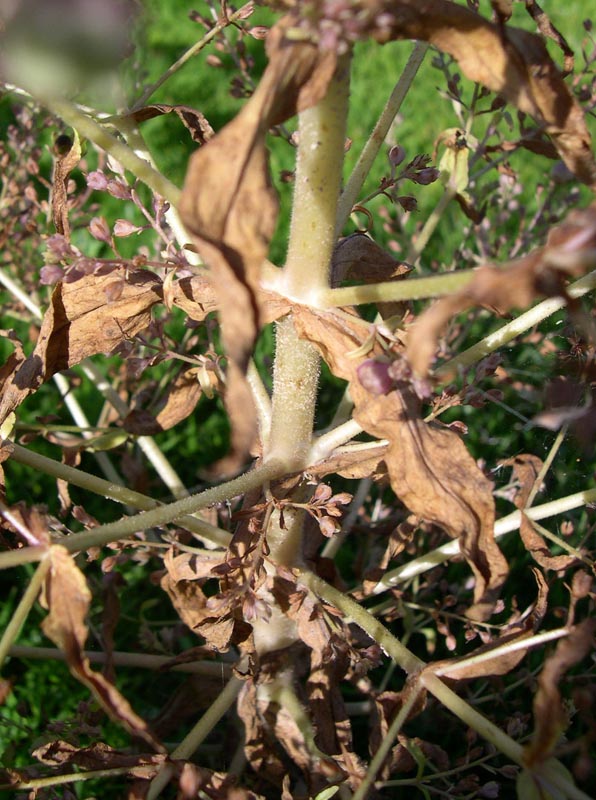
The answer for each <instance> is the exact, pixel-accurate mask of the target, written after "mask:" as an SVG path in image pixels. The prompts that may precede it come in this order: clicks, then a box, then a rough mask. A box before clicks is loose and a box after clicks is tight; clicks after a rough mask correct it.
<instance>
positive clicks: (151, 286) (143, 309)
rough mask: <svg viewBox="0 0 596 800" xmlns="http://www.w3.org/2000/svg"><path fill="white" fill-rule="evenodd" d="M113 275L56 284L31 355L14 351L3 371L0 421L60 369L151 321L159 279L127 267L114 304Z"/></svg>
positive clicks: (111, 345)
mask: <svg viewBox="0 0 596 800" xmlns="http://www.w3.org/2000/svg"><path fill="white" fill-rule="evenodd" d="M115 272H116V273H117V274H118V275H120V276H121V277H124V276H125V274H126V273H125V271H124V270H116V271H115ZM113 279H114V272H112V273H110V274H109V275H88V276H86V277H84V278H81V280H79V281H76V282H75V283H58V284H57V285H56V288H55V289H54V291H53V293H52V299H51V304H50V307H49V308H48V310H47V311H46V313H45V314H44V318H43V321H42V324H41V330H40V332H39V338H38V340H37V344H36V345H35V349H34V350H33V353H32V354H31V355H30V356H29V357H28V358H26V359H24V360H22V361H19V357H18V355H16V354H12V355H11V357H10V358H9V361H8V362H7V364H5V365H4V367H3V369H2V371H1V373H0V423H1V422H3V421H4V420H5V419H6V417H7V416H8V414H10V412H11V411H13V410H14V409H15V408H16V407H17V406H18V405H19V404H20V403H21V402H22V401H23V400H24V399H25V398H26V397H28V396H29V395H30V394H32V393H33V392H35V391H36V389H37V388H38V387H39V386H40V385H41V384H42V383H45V382H46V381H47V380H49V379H50V378H51V377H52V375H54V374H55V373H56V372H60V371H61V370H65V369H68V368H69V367H72V366H73V365H74V364H78V363H79V362H80V361H82V360H83V359H84V358H87V356H91V355H95V354H96V353H111V352H112V351H113V350H114V349H115V348H116V347H117V346H118V345H119V344H121V343H122V342H123V341H125V340H126V339H128V338H130V337H132V336H135V335H136V334H137V333H139V332H140V331H142V330H143V329H144V328H146V327H147V326H148V325H149V323H150V321H151V308H152V306H154V305H155V304H156V303H158V302H160V300H161V281H160V280H159V278H157V277H156V276H155V275H153V274H152V273H150V272H147V271H143V270H131V271H128V275H127V276H126V280H125V281H124V285H123V290H122V294H121V295H120V297H119V298H118V299H117V300H113V301H111V302H110V301H108V300H107V298H106V295H105V288H106V286H107V285H108V284H109V283H111V282H112V281H113ZM7 367H9V368H7Z"/></svg>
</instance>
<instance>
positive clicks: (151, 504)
mask: <svg viewBox="0 0 596 800" xmlns="http://www.w3.org/2000/svg"><path fill="white" fill-rule="evenodd" d="M11 447H12V453H11V459H12V460H13V461H16V462H18V463H19V464H25V465H26V466H28V467H31V468H32V469H34V470H36V471H38V472H41V473H44V474H46V475H51V476H52V477H54V478H58V479H61V480H64V481H66V482H67V483H71V484H73V485H74V486H79V487H80V488H81V489H85V490H86V491H89V492H93V493H94V494H98V495H100V496H101V497H107V498H109V499H110V500H114V501H116V502H117V503H122V504H123V505H127V506H130V507H131V508H137V509H139V510H140V511H150V510H151V509H152V508H159V507H160V505H161V504H160V503H159V502H158V501H157V500H154V499H153V498H152V497H147V495H144V494H141V493H140V492H135V491H134V490H133V489H129V488H128V487H126V486H121V485H120V484H114V483H112V482H110V481H105V480H103V479H102V478H98V477H97V476H96V475H91V474H90V473H88V472H84V471H83V470H81V469H75V468H74V467H69V466H68V465H67V464H62V463H60V462H59V461H54V460H53V459H51V458H47V457H46V456H43V455H40V454H39V453H35V452H34V451H33V450H28V449H26V448H25V447H21V446H20V445H18V444H11ZM177 522H178V524H180V525H181V526H183V527H184V528H186V529H187V530H189V531H192V532H193V533H196V534H197V536H200V537H201V538H202V539H204V540H206V541H207V542H209V543H211V544H213V545H219V546H220V547H227V546H228V544H229V543H230V534H229V533H228V532H227V531H224V530H221V529H220V528H217V527H215V525H210V524H209V523H207V522H205V521H203V520H201V519H198V518H197V517H189V516H184V517H180V518H179V519H178V520H177ZM17 552H19V551H17Z"/></svg>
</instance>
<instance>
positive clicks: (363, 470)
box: [308, 444, 387, 480]
mask: <svg viewBox="0 0 596 800" xmlns="http://www.w3.org/2000/svg"><path fill="white" fill-rule="evenodd" d="M386 452H387V445H386V444H381V445H375V446H373V447H367V448H366V449H358V448H354V449H347V448H346V449H345V450H342V449H341V448H340V449H338V450H337V451H335V452H334V453H333V455H331V456H329V457H328V458H326V459H325V460H324V461H321V462H319V463H317V464H315V465H313V466H309V468H308V474H309V475H312V476H313V477H317V478H324V477H325V475H334V474H336V473H337V474H338V475H341V476H342V478H349V479H351V480H359V479H360V478H368V477H371V478H372V479H373V480H383V479H384V478H386V477H387V469H386V467H385V465H384V463H383V460H384V458H385V453H386Z"/></svg>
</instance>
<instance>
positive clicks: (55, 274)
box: [39, 264, 64, 286]
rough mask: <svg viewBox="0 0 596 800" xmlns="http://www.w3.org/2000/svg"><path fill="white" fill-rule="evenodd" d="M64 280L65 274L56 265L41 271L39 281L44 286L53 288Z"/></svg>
mask: <svg viewBox="0 0 596 800" xmlns="http://www.w3.org/2000/svg"><path fill="white" fill-rule="evenodd" d="M63 278H64V272H63V271H62V270H61V269H60V267H57V266H56V265H55V264H51V265H50V266H47V267H42V268H41V269H40V270H39V280H40V282H41V283H42V284H43V285H44V286H53V285H54V284H55V283H58V281H61V280H62V279H63Z"/></svg>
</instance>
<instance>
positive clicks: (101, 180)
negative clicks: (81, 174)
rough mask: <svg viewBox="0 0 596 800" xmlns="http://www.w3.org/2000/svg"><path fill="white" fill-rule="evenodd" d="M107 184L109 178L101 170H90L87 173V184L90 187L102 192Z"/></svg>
mask: <svg viewBox="0 0 596 800" xmlns="http://www.w3.org/2000/svg"><path fill="white" fill-rule="evenodd" d="M107 185H108V179H107V178H106V176H105V175H104V174H103V172H102V171H101V170H99V169H96V170H95V171H94V172H90V173H89V174H88V175H87V186H88V187H89V188H90V189H96V190H97V191H99V192H102V191H104V189H105V188H106V187H107Z"/></svg>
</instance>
